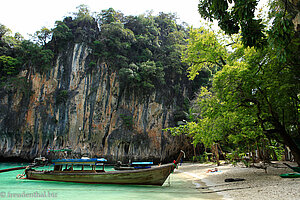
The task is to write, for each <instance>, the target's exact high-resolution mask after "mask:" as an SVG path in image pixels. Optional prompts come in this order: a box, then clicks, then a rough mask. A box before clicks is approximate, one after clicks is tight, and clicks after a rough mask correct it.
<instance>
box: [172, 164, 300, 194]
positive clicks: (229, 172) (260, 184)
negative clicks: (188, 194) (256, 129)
mask: <svg viewBox="0 0 300 200" xmlns="http://www.w3.org/2000/svg"><path fill="white" fill-rule="evenodd" d="M289 164H291V165H293V166H295V163H289ZM215 168H217V169H218V172H209V173H207V171H208V170H209V169H215ZM266 171H267V173H266ZM291 172H293V171H292V170H291V169H289V168H287V167H286V166H285V165H283V164H282V162H276V163H273V164H272V165H268V167H267V170H264V169H258V168H252V167H251V168H246V167H244V166H242V165H238V166H233V165H231V164H223V165H221V166H216V165H213V164H192V163H183V164H182V166H179V169H178V170H176V172H175V173H177V174H179V175H182V176H185V177H186V176H189V177H190V178H191V179H193V182H194V184H195V187H196V188H197V190H199V192H200V193H203V194H209V193H211V194H219V195H220V199H224V200H225V199H226V200H229V199H232V200H250V199H251V200H253V199H259V200H269V199H272V200H282V199H286V200H299V199H300V178H281V177H280V176H279V175H280V174H283V173H291ZM228 178H240V179H245V180H244V181H236V182H225V179H228ZM218 199H219V198H218Z"/></svg>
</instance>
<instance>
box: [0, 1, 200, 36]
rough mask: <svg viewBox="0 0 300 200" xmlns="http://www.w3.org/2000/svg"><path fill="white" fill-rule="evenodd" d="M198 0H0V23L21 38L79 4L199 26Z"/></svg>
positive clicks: (52, 25) (72, 10)
mask: <svg viewBox="0 0 300 200" xmlns="http://www.w3.org/2000/svg"><path fill="white" fill-rule="evenodd" d="M198 2H199V1H198V0H184V1H183V0H147V1H142V0H50V1H49V0H47V1H45V0H1V4H0V5H1V6H0V24H3V25H5V26H6V27H7V28H9V29H10V30H11V31H12V32H13V33H16V32H19V33H21V34H22V35H23V36H24V37H25V38H28V34H34V33H35V32H36V31H37V30H40V29H41V28H42V27H43V26H45V27H47V28H53V27H54V25H55V21H57V20H63V18H64V17H65V16H70V15H71V14H70V13H72V12H76V11H77V9H76V7H78V6H79V5H81V4H85V5H87V6H88V7H89V8H90V11H91V12H100V11H101V10H104V9H108V8H113V9H115V10H118V11H121V12H122V13H124V14H125V15H140V14H144V13H146V12H147V11H151V10H152V11H153V12H154V13H153V14H154V15H156V14H158V13H159V12H164V13H176V15H177V17H178V18H179V19H180V21H178V23H181V22H186V23H188V25H190V26H193V27H195V28H197V27H200V25H201V23H200V20H201V17H200V15H199V13H198V11H197V5H198Z"/></svg>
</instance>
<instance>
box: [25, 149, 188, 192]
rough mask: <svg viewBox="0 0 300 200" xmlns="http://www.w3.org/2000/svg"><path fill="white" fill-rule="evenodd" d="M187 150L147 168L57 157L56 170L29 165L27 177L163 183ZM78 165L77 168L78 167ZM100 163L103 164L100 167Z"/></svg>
mask: <svg viewBox="0 0 300 200" xmlns="http://www.w3.org/2000/svg"><path fill="white" fill-rule="evenodd" d="M183 154H184V152H183V151H181V152H180V154H179V156H178V158H177V159H176V160H174V162H173V163H169V164H164V165H159V166H152V167H151V168H146V169H136V170H122V171H105V170H104V163H103V162H104V161H105V159H97V158H93V159H58V160H53V161H52V162H53V164H54V169H53V170H49V171H48V170H35V169H34V168H27V169H26V170H25V174H24V178H25V179H31V180H44V181H62V182H75V183H95V184H130V185H159V186H162V185H163V184H164V182H165V180H166V179H167V178H168V176H169V175H170V174H171V173H172V172H173V171H174V169H175V168H176V167H177V164H178V163H179V162H180V159H181V157H182V156H183ZM75 166H77V167H75ZM78 166H81V169H78ZM99 166H100V167H99Z"/></svg>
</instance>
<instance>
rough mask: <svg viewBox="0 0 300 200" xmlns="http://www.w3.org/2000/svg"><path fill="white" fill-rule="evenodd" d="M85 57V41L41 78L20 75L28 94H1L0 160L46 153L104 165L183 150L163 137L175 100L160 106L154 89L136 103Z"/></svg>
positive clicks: (182, 141) (183, 143)
mask: <svg viewBox="0 0 300 200" xmlns="http://www.w3.org/2000/svg"><path fill="white" fill-rule="evenodd" d="M90 56H91V54H90V48H89V46H88V45H86V44H85V43H84V42H81V43H71V44H70V45H68V47H67V48H66V50H65V51H63V52H62V53H59V54H58V55H57V58H56V60H55V63H54V67H53V68H52V69H51V70H50V71H49V72H48V73H46V74H40V73H37V72H36V73H29V72H28V70H27V71H23V72H22V74H21V75H20V76H24V77H25V78H26V79H27V80H28V82H29V83H30V85H31V91H30V92H29V93H28V92H27V93H24V92H20V91H19V90H17V91H14V92H13V93H10V92H7V90H1V91H0V92H1V94H0V132H1V134H0V156H1V157H18V158H24V159H32V158H34V157H36V156H39V155H47V149H48V148H53V149H59V148H71V149H73V150H74V153H75V155H77V156H78V157H79V156H82V155H84V154H88V155H89V156H104V157H106V158H108V159H109V160H110V161H111V162H114V161H117V160H127V159H136V160H142V159H154V160H158V161H167V160H169V159H170V158H172V157H174V156H176V155H177V154H178V152H179V150H180V149H181V148H185V147H187V146H189V144H188V142H187V140H186V138H184V137H183V136H181V137H179V136H177V137H174V136H171V135H170V134H169V133H167V132H165V131H162V129H163V128H165V127H168V126H170V125H174V119H173V116H174V112H175V111H176V107H177V106H178V105H176V104H177V103H178V99H176V98H173V97H172V96H168V98H167V99H168V101H169V102H168V103H166V102H165V100H164V99H166V98H162V96H165V95H166V94H163V92H162V91H163V90H160V89H159V88H158V89H156V90H155V92H153V93H152V94H151V95H148V96H147V97H143V98H139V97H138V95H135V94H134V92H133V91H132V92H131V93H130V95H128V94H125V93H124V92H123V91H122V89H121V88H120V87H119V79H118V73H117V72H116V71H114V70H112V69H110V67H109V66H108V65H106V64H105V63H102V62H100V61H99V60H98V62H97V64H96V66H95V67H94V68H93V69H92V70H91V69H89V67H88V63H89V61H90V60H89V59H90ZM181 95H182V96H183V97H184V96H186V95H187V94H186V92H185V90H183V91H182V94H181ZM170 102H171V103H170Z"/></svg>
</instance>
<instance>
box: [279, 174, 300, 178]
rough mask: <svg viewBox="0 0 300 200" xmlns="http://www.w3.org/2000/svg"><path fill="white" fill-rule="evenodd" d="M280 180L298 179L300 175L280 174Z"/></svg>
mask: <svg viewBox="0 0 300 200" xmlns="http://www.w3.org/2000/svg"><path fill="white" fill-rule="evenodd" d="M279 176H280V177H281V178H300V173H287V174H280V175H279Z"/></svg>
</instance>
